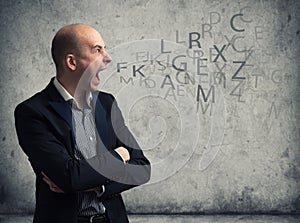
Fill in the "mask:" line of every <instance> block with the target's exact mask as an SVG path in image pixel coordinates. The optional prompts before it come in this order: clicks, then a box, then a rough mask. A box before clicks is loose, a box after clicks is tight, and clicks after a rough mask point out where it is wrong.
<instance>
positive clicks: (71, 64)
mask: <svg viewBox="0 0 300 223" xmlns="http://www.w3.org/2000/svg"><path fill="white" fill-rule="evenodd" d="M65 62H66V66H67V68H69V69H70V70H72V71H75V70H76V67H77V66H76V65H77V64H76V57H75V56H74V54H67V55H66V58H65Z"/></svg>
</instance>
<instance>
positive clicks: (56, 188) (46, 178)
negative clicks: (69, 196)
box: [42, 172, 64, 193]
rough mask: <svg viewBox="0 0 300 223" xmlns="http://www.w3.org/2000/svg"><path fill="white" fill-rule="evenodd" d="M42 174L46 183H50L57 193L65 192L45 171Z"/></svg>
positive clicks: (50, 186) (52, 189) (51, 188)
mask: <svg viewBox="0 0 300 223" xmlns="http://www.w3.org/2000/svg"><path fill="white" fill-rule="evenodd" d="M42 175H43V181H45V183H46V184H48V186H49V188H50V190H51V191H53V192H56V193H64V191H63V190H62V189H60V188H59V187H58V186H57V185H56V184H55V183H53V182H52V180H50V178H49V177H47V175H46V174H45V173H44V172H42Z"/></svg>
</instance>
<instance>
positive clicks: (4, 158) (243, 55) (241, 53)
mask: <svg viewBox="0 0 300 223" xmlns="http://www.w3.org/2000/svg"><path fill="white" fill-rule="evenodd" d="M299 3H300V2H299V1H296V0H294V1H292V0H291V1H280V0H277V1H265V0H261V1H258V0H257V1H255V0H253V1H250V0H248V1H235V0H226V1H221V0H214V1H208V0H188V1H175V0H169V1H158V0H157V1H155V0H152V1H151V0H149V1H144V0H135V1H121V0H113V1H100V0H90V1H88V0H83V1H73V0H69V1H58V0H54V1H45V0H27V1H25V0H19V1H4V0H1V1H0V10H1V15H0V16H1V18H0V35H1V37H0V47H1V55H0V72H1V73H0V75H1V79H0V87H1V112H0V114H1V130H0V143H1V146H0V150H1V160H0V213H28V212H32V211H33V208H34V180H35V179H34V175H33V172H32V170H31V167H30V165H29V163H28V160H27V158H26V156H25V155H24V154H23V153H22V151H21V149H20V148H19V146H18V142H17V138H16V134H15V130H14V119H13V111H14V108H15V106H16V105H17V104H18V103H20V102H21V101H23V100H24V99H26V98H28V97H29V96H31V95H33V94H34V93H35V92H37V91H39V90H41V89H43V88H44V86H45V85H46V84H47V83H48V81H49V80H50V78H51V77H52V76H53V75H54V74H55V70H54V65H53V62H52V60H51V55H50V44H51V40H52V38H53V36H54V34H55V32H56V31H57V30H58V29H59V28H60V27H62V26H63V25H66V24H70V23H78V22H80V23H86V24H89V25H92V26H94V27H95V28H96V29H98V30H99V31H100V32H101V33H102V36H103V39H104V40H105V42H106V45H107V51H108V52H110V53H111V55H112V56H113V59H114V62H113V63H112V64H111V65H110V67H109V69H108V70H107V71H106V72H103V74H102V83H101V86H100V88H101V89H103V90H106V91H109V92H112V93H114V95H115V96H116V97H117V99H118V101H119V105H120V107H121V109H122V111H123V114H124V116H125V118H126V122H127V123H128V125H129V127H130V128H131V130H132V132H133V133H134V134H135V136H136V138H137V140H138V141H139V143H140V144H141V145H142V147H143V148H144V150H145V153H146V155H147V156H148V157H149V158H150V159H151V161H152V164H153V175H152V180H151V181H150V182H149V184H148V185H144V186H141V187H138V188H135V189H133V190H131V191H129V192H126V193H124V197H125V201H126V205H127V207H128V210H129V211H130V212H132V213H190V212H192V213H203V212H205V213H229V212H230V213H231V212H239V213H254V212H255V213H257V212H264V213H274V212H279V213H294V212H298V213H299V211H300V196H299V188H300V187H299V179H300V175H299V173H300V169H299V168H300V163H299V162H300V151H299V139H300V137H299V132H300V129H299V118H300V116H299V112H300V110H299V104H300V103H299V97H300V92H299V59H300V58H299V36H300V29H299V21H300V18H299V10H300V4H299ZM162 40H163V41H162ZM190 40H195V41H191V44H192V46H191V48H189V43H190ZM218 51H219V53H218ZM177 56H179V57H177ZM174 58H175V59H174ZM120 62H122V63H121V64H119V65H118V63H120ZM172 62H173V63H172ZM197 62H198V63H197ZM172 64H173V65H174V66H175V67H174V66H172ZM180 64H181V65H182V66H180ZM185 64H186V66H187V69H186V71H185V72H179V74H178V70H176V69H175V68H176V67H177V68H178V67H181V68H183V67H184V65H185ZM118 66H119V67H120V70H119V72H118V70H117V68H118ZM138 68H140V70H139V71H138V72H134V69H135V70H136V71H137V69H138ZM134 74H135V75H134ZM184 75H185V79H184ZM176 77H177V78H176ZM209 92H210V93H209Z"/></svg>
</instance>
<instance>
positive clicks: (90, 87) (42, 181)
mask: <svg viewBox="0 0 300 223" xmlns="http://www.w3.org/2000/svg"><path fill="white" fill-rule="evenodd" d="M51 50H52V57H53V60H54V63H55V66H56V77H55V78H52V80H51V81H50V83H49V84H48V86H47V87H46V88H45V89H44V90H42V91H41V92H39V93H37V94H36V95H34V96H33V97H31V98H29V99H27V100H26V101H24V102H22V103H21V104H19V105H18V106H17V108H16V110H15V124H16V130H17V135H18V139H19V144H20V146H21V147H22V149H23V151H24V152H25V153H26V155H27V156H28V159H29V161H30V163H31V165H32V168H33V170H34V172H35V174H36V207H35V214H34V220H33V222H34V223H48V222H49V223H50V222H51V223H60V222H61V223H77V222H78V223H84V222H110V223H117V222H120V223H121V222H122V223H123V222H128V218H127V214H126V210H125V207H124V203H123V200H122V197H121V195H120V193H121V192H123V191H125V190H128V189H130V188H132V187H134V186H137V185H140V184H143V183H146V182H147V181H148V180H149V178H150V163H149V161H148V160H147V158H146V157H145V156H144V154H143V152H142V151H141V149H140V148H139V145H138V144H137V142H136V141H135V139H134V137H133V136H132V134H131V133H130V132H129V130H128V128H127V127H126V125H125V123H124V120H123V117H122V115H121V112H120V110H119V108H118V106H117V104H116V101H115V99H114V97H113V96H112V95H111V94H108V93H104V92H99V91H97V85H98V84H99V82H100V74H99V73H101V71H102V70H104V69H105V68H106V65H107V64H108V63H109V62H110V61H111V57H110V56H109V55H108V54H107V53H106V51H105V44H104V42H103V40H102V38H101V35H100V34H99V33H98V32H97V31H96V30H95V29H94V28H92V27H90V26H87V25H83V24H72V25H68V26H65V27H63V28H61V29H60V30H59V31H58V32H57V33H56V35H55V37H54V39H53V41H52V49H51Z"/></svg>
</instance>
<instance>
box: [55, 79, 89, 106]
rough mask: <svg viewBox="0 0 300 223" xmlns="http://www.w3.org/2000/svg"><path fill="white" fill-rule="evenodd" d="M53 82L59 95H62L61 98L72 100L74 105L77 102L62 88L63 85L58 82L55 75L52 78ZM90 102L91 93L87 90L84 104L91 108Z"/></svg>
mask: <svg viewBox="0 0 300 223" xmlns="http://www.w3.org/2000/svg"><path fill="white" fill-rule="evenodd" d="M53 84H54V86H55V87H56V89H57V91H58V92H59V93H60V94H61V96H62V97H63V99H64V100H65V101H70V100H73V101H74V102H75V103H76V106H77V102H76V100H75V98H74V97H73V96H72V95H70V93H69V92H68V91H67V90H66V89H65V88H64V86H62V84H61V83H59V81H58V80H57V78H56V77H55V78H54V81H53ZM91 102H92V93H91V92H87V93H86V104H87V105H88V106H89V107H90V108H91ZM77 107H78V106H77Z"/></svg>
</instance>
